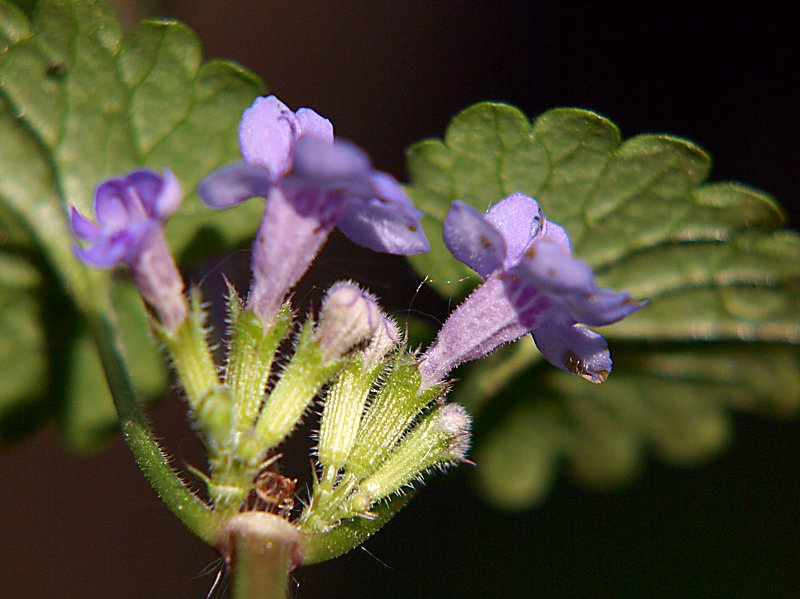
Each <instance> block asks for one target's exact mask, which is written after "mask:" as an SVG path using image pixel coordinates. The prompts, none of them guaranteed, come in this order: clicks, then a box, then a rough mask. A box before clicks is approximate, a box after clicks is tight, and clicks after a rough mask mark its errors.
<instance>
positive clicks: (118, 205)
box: [94, 179, 148, 233]
mask: <svg viewBox="0 0 800 599" xmlns="http://www.w3.org/2000/svg"><path fill="white" fill-rule="evenodd" d="M94 212H95V215H96V216H97V224H98V225H99V226H100V228H101V229H102V230H103V232H104V233H115V232H117V231H121V230H122V229H124V228H125V227H127V226H128V225H130V224H131V223H133V222H141V221H144V220H147V218H148V214H147V212H146V211H145V209H144V206H142V203H141V201H139V200H138V199H136V198H134V197H133V196H132V195H131V193H130V190H129V189H128V185H127V184H126V182H125V179H108V180H106V181H103V182H102V183H100V185H98V186H97V189H96V190H95V194H94Z"/></svg>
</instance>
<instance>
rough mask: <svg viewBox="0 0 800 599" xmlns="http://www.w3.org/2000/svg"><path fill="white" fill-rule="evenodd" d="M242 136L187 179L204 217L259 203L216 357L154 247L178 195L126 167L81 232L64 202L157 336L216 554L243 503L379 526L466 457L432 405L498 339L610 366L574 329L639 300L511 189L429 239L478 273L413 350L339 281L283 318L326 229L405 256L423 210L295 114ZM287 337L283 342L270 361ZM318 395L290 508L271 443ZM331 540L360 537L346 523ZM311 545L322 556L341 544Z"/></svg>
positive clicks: (415, 243)
mask: <svg viewBox="0 0 800 599" xmlns="http://www.w3.org/2000/svg"><path fill="white" fill-rule="evenodd" d="M239 146H240V150H241V154H242V162H240V163H237V164H233V165H229V166H226V167H224V168H222V169H220V170H218V171H216V172H214V173H211V174H210V175H208V176H207V177H206V178H205V179H204V180H203V181H202V182H201V183H200V185H199V192H200V196H201V198H202V199H203V201H204V202H205V203H206V204H207V205H208V206H210V207H211V208H213V209H224V208H230V207H233V206H235V205H237V204H238V203H240V202H242V201H244V200H246V199H248V198H250V197H253V196H259V197H262V198H264V199H265V208H264V213H263V217H262V220H261V224H260V227H259V230H258V234H257V236H256V240H255V242H254V245H253V251H252V261H251V271H252V280H251V283H250V289H249V292H248V296H247V300H246V302H242V301H240V300H239V297H238V295H237V293H236V291H235V290H233V289H231V294H230V295H231V297H230V299H229V319H228V320H229V330H228V334H227V352H226V362H225V364H224V367H222V368H220V367H219V366H218V365H217V363H216V361H215V359H214V356H213V353H212V352H211V349H210V346H209V342H208V340H207V334H208V331H207V329H206V326H205V314H204V312H203V308H202V302H201V301H200V298H199V293H198V292H196V291H193V292H192V294H191V296H190V298H187V297H186V296H185V293H184V289H185V286H184V283H183V279H182V278H181V275H180V272H179V271H178V269H177V268H176V266H175V263H174V261H173V259H172V257H171V255H170V253H169V249H168V247H167V244H166V241H165V239H164V223H165V221H166V218H167V217H168V216H169V215H170V214H171V213H173V212H174V211H175V210H176V209H177V208H178V206H179V203H180V199H181V190H180V186H179V185H178V182H177V179H176V178H175V176H174V175H173V174H172V173H171V172H170V171H169V170H165V171H164V174H163V176H162V175H158V174H157V173H154V172H152V171H146V170H139V171H135V172H133V173H130V174H129V175H127V176H125V177H122V178H119V179H110V180H107V181H105V182H103V183H101V184H100V185H99V186H98V188H97V190H96V193H95V215H96V223H95V222H92V221H90V220H89V219H87V218H86V217H84V216H82V215H81V214H80V213H79V212H78V211H77V210H75V209H73V210H72V228H73V231H74V233H75V235H76V236H77V237H78V238H79V239H80V240H82V241H83V242H88V246H87V247H82V246H76V247H75V248H74V251H75V254H76V256H77V257H78V258H80V259H81V260H82V261H84V262H85V263H86V264H89V265H91V266H95V267H100V268H108V267H111V266H114V265H116V264H119V263H125V264H127V265H128V266H129V268H130V270H131V273H132V274H133V278H134V281H135V282H136V284H137V285H138V287H139V290H140V291H141V294H142V296H143V297H144V299H145V300H146V302H147V303H148V304H149V305H150V306H151V308H152V309H153V310H154V312H155V317H156V319H155V325H156V326H155V327H154V328H155V330H156V334H157V335H158V336H159V339H160V340H161V341H162V342H163V345H164V347H165V348H166V351H167V352H168V353H169V355H170V358H171V361H172V363H173V365H174V368H175V370H176V373H177V376H178V379H179V384H180V386H181V388H182V389H183V391H184V394H185V396H186V399H187V402H188V404H189V409H190V412H191V414H192V418H193V421H194V423H195V425H196V426H197V428H198V430H199V432H200V434H201V435H202V436H203V438H204V441H205V446H206V448H207V451H208V456H209V473H208V474H207V475H206V474H202V473H201V474H199V475H200V476H201V477H202V478H203V480H204V481H205V483H206V486H207V490H208V494H209V498H210V501H211V504H212V505H211V506H210V507H211V509H213V510H214V511H216V512H218V513H220V514H223V515H224V516H225V517H227V518H228V519H229V521H230V522H231V523H232V524H231V525H230V526H229V527H227V528H226V531H225V532H224V533H221V537H220V541H219V547H220V548H225V547H229V545H230V543H231V542H232V541H231V539H232V538H233V537H235V536H236V535H237V534H239V533H238V532H236V531H238V530H239V529H238V528H237V527H238V526H239V525H240V524H241V523H242V521H241V518H239V512H240V511H243V512H253V511H262V512H272V513H273V514H277V515H278V516H280V517H281V518H284V519H287V520H289V519H292V518H293V516H296V518H295V519H294V524H293V526H295V527H296V530H299V531H301V532H302V533H303V534H305V535H307V537H308V539H316V538H320V536H321V535H322V536H324V535H327V534H333V533H335V532H336V531H337V530H341V529H342V527H347V526H349V524H348V523H350V522H354V519H358V518H360V519H362V520H363V519H367V520H370V519H374V518H377V512H376V510H379V509H380V508H381V506H385V502H387V501H389V500H390V499H391V497H392V496H394V495H396V494H398V493H400V492H402V489H404V488H405V487H408V486H413V484H414V483H415V481H418V480H420V478H421V477H422V476H423V475H424V474H425V473H427V472H429V471H430V470H432V469H436V468H438V469H444V468H446V467H448V466H450V465H453V464H457V463H459V462H463V461H466V454H467V450H468V447H469V439H470V426H471V421H470V417H469V415H468V414H467V413H466V411H465V410H464V409H463V408H462V407H460V406H458V405H457V404H453V403H445V399H444V398H445V395H446V393H447V391H448V389H449V383H448V382H447V381H446V377H447V376H448V374H449V373H450V372H451V371H452V370H453V369H454V368H455V367H456V366H458V365H459V364H462V363H464V362H466V361H470V360H475V359H478V358H481V357H483V356H485V355H486V354H487V353H489V352H491V351H492V350H494V349H496V348H497V347H499V346H500V345H502V344H504V343H508V342H510V341H513V340H515V339H518V338H520V337H522V336H524V335H526V334H528V333H532V334H533V338H534V341H535V342H536V345H537V347H538V348H539V350H540V351H541V352H542V354H543V355H544V357H545V358H546V359H547V360H548V361H549V362H551V363H552V364H554V365H555V366H557V367H558V368H561V369H564V370H567V371H570V372H573V373H576V374H579V375H580V376H582V377H584V378H586V379H588V380H590V381H592V382H595V383H600V382H603V381H604V380H605V379H606V377H607V376H608V373H609V371H610V370H611V358H610V355H609V352H608V348H607V346H606V342H605V339H604V338H603V337H602V336H601V335H599V334H597V333H595V332H593V331H590V330H589V329H586V328H584V327H583V326H581V325H580V324H579V323H582V324H585V325H588V326H601V325H605V324H609V323H612V322H615V321H617V320H619V319H621V318H623V317H624V316H626V315H628V314H630V313H631V312H633V311H635V310H637V309H638V308H640V307H641V306H642V304H641V303H639V302H635V301H633V300H632V299H631V298H630V296H629V295H628V294H627V293H625V292H617V291H613V290H609V289H603V288H598V287H597V286H596V284H595V279H594V275H593V273H592V270H591V269H590V268H589V267H588V266H587V265H586V263H584V262H583V261H581V260H579V259H577V258H574V257H573V256H572V254H571V248H570V242H569V238H568V236H567V234H566V232H565V231H564V229H563V228H561V227H560V226H558V225H556V224H554V223H553V222H551V221H549V220H547V219H546V218H545V217H544V215H543V214H542V213H541V210H540V209H539V205H538V203H537V202H536V200H534V199H533V198H531V197H528V196H526V195H523V194H520V193H517V194H513V195H511V196H509V197H507V198H505V199H504V200H502V201H500V202H498V203H497V204H496V205H495V206H494V207H492V208H491V209H490V210H489V212H488V213H487V214H485V215H484V214H481V213H480V212H478V211H477V210H475V209H474V208H472V207H471V206H469V205H467V204H464V203H462V202H458V201H455V202H453V205H452V207H451V209H450V212H449V214H448V215H447V219H446V221H445V224H444V240H445V243H446V245H447V247H448V248H449V249H450V251H451V252H452V253H453V255H454V256H455V257H456V258H457V259H458V260H460V261H462V262H463V263H464V264H466V265H467V266H469V267H470V268H472V269H473V270H475V271H476V272H477V273H478V274H479V275H480V276H481V277H482V278H483V279H484V281H483V283H482V284H481V285H480V286H479V287H478V288H477V289H476V290H475V291H474V292H473V293H472V294H471V295H470V296H469V297H468V298H467V299H466V300H465V301H464V302H463V303H462V304H461V305H460V306H459V307H458V308H457V309H456V310H455V311H454V312H453V313H452V314H451V315H450V317H449V318H448V319H447V321H446V322H445V324H444V325H443V327H442V329H441V330H440V331H439V333H438V335H437V337H436V339H435V341H434V342H433V343H432V344H431V346H430V347H429V348H428V349H427V350H426V351H425V352H424V353H423V354H422V355H421V356H420V355H419V354H418V353H416V352H413V351H409V350H408V349H407V348H406V347H405V345H404V343H403V339H402V336H401V335H400V332H399V329H398V327H397V325H396V324H395V323H394V321H393V320H392V319H391V318H389V317H388V316H387V315H386V314H385V313H384V312H383V310H382V309H381V307H380V305H379V303H378V301H377V299H376V298H375V297H373V296H372V295H370V294H369V293H367V292H366V291H364V290H363V289H361V288H360V287H359V286H357V285H356V284H354V283H352V282H340V283H337V284H336V285H334V286H333V287H331V289H330V290H329V291H328V292H327V294H326V296H325V300H324V302H323V304H322V307H321V310H320V313H319V317H318V318H315V317H314V315H313V314H309V315H307V316H306V318H305V319H304V320H303V321H302V322H299V321H297V322H295V319H294V314H293V310H292V308H291V305H290V303H289V302H288V298H289V294H290V293H291V290H292V289H293V288H294V286H295V285H296V284H297V282H298V281H299V280H300V278H301V277H302V276H303V275H304V273H305V272H306V271H307V269H308V268H309V266H310V264H311V262H312V261H313V259H314V257H315V256H316V255H317V253H318V252H319V250H320V249H321V248H322V246H323V245H324V243H325V241H326V239H327V238H328V236H329V234H330V233H331V231H332V230H333V228H334V227H338V228H339V229H340V230H341V231H342V232H343V233H344V234H345V235H346V236H347V237H349V238H350V239H351V240H353V241H354V242H356V243H358V244H360V245H363V246H366V247H367V248H370V249H372V250H375V251H380V252H387V253H392V254H405V255H409V254H417V253H420V252H425V251H428V250H429V247H430V246H429V244H428V240H427V239H426V237H425V234H424V232H423V230H422V228H421V227H420V218H421V216H422V214H421V213H420V212H419V211H418V210H416V209H415V208H414V206H413V205H412V203H411V200H410V199H409V197H408V196H407V195H406V193H405V191H404V190H403V188H402V186H400V184H399V183H398V182H397V181H396V180H395V179H393V178H392V177H391V176H390V175H388V174H386V173H382V172H380V171H377V170H375V169H374V168H373V167H372V165H371V164H370V161H369V159H368V157H367V156H366V154H365V153H364V152H363V151H362V150H360V149H359V148H357V147H356V146H354V145H352V144H350V143H348V142H346V141H341V140H337V139H335V138H334V135H333V127H332V125H331V123H330V122H329V121H328V120H327V119H325V118H323V117H321V116H320V115H318V114H317V113H316V112H314V111H313V110H311V109H308V108H301V109H299V110H297V111H292V110H290V109H289V108H288V107H286V106H285V105H284V104H283V103H282V102H280V100H278V99H277V98H275V97H274V96H270V97H267V98H259V99H257V100H256V101H255V103H254V104H253V105H252V106H251V107H250V108H248V109H247V110H246V111H245V112H244V115H243V117H242V121H241V124H240V128H239ZM289 340H291V341H292V350H291V351H290V352H286V353H287V354H289V355H284V354H283V352H282V355H281V360H280V367H277V366H276V365H275V362H276V360H275V359H276V356H278V352H279V348H282V347H286V346H287V345H288V342H289ZM320 396H322V397H323V400H322V404H321V405H322V411H321V415H320V422H319V433H318V442H317V446H316V448H315V454H316V457H317V464H316V468H315V470H314V472H313V483H312V487H313V489H312V493H311V496H310V498H309V499H308V501H307V502H306V507H305V509H304V510H303V511H302V513H300V514H293V509H294V501H293V492H294V488H295V481H294V480H293V479H288V478H286V477H283V475H281V474H279V473H278V472H277V471H276V470H275V462H276V460H277V459H278V457H279V456H280V454H278V453H277V450H278V447H279V445H280V444H281V443H282V442H283V441H284V440H285V439H286V438H287V437H288V436H289V435H290V434H291V433H292V431H293V430H294V429H295V427H296V426H297V425H298V423H299V422H300V421H301V420H302V419H303V417H304V415H305V414H306V413H307V412H308V411H309V406H311V405H313V404H314V402H315V401H318V400H317V398H318V397H320ZM234 523H235V524H234ZM353 526H356V525H355V524H354V525H353ZM356 527H357V526H356ZM344 534H345V536H344V537H342V538H345V539H350V540H351V541H346V542H356V543H357V542H358V539H359V534H361V533H357V532H355V529H354V531H350V532H345V533H344ZM342 542H345V541H342ZM346 542H345V544H346ZM311 543H312V542H311V541H308V544H307V547H311ZM319 546H321V547H323V548H326V549H325V550H324V551H328V553H327V554H325V555H327V557H332V556H333V555H332V552H335V551H338V549H330V547H331V545H329V544H326V543H325V542H322V543H321V545H319ZM226 550H227V549H226ZM318 553H319V551H318ZM323 553H324V552H323ZM312 555H313V556H315V557H311V558H309V559H318V558H319V555H318V554H313V552H312Z"/></svg>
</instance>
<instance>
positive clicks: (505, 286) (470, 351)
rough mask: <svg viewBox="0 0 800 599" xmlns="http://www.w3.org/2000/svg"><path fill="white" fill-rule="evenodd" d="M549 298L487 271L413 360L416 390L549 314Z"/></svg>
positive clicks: (514, 337) (515, 336) (521, 333)
mask: <svg viewBox="0 0 800 599" xmlns="http://www.w3.org/2000/svg"><path fill="white" fill-rule="evenodd" d="M550 307H551V304H550V301H549V300H548V299H547V298H546V297H544V296H542V295H541V294H537V293H536V292H535V291H531V290H530V289H529V288H527V287H526V286H525V285H524V284H521V283H520V282H517V281H513V280H512V279H511V278H510V277H502V278H501V277H499V276H491V277H489V278H488V279H486V281H485V282H484V283H483V284H482V285H480V286H479V287H477V288H476V289H475V291H473V292H472V294H471V295H470V296H469V297H468V298H467V299H465V300H464V301H463V302H462V303H461V304H460V305H459V306H458V308H456V309H455V310H454V311H453V312H452V313H451V314H450V316H449V317H448V318H447V320H446V321H445V323H444V325H443V326H442V328H441V329H440V331H439V333H438V335H437V336H436V340H435V341H434V342H433V344H432V345H431V346H430V347H429V348H428V349H427V350H426V351H425V354H424V355H423V357H422V360H421V361H420V363H419V372H420V374H421V376H422V385H421V388H422V389H426V388H428V387H431V386H432V385H435V384H436V383H438V382H439V381H441V380H443V379H444V378H445V376H447V374H448V373H449V372H450V371H452V370H453V369H454V368H456V367H457V366H458V365H459V364H463V363H464V362H470V361H472V360H477V359H479V358H482V357H483V356H485V355H486V354H488V353H489V352H492V351H494V350H495V349H497V348H498V347H500V346H501V345H504V344H506V343H510V342H512V341H516V340H517V339H519V338H520V337H523V336H525V335H526V334H528V333H529V332H530V331H531V329H532V328H534V326H536V325H537V323H539V322H540V320H541V318H542V317H543V316H544V315H546V314H547V313H549V309H550Z"/></svg>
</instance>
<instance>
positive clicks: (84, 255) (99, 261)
mask: <svg viewBox="0 0 800 599" xmlns="http://www.w3.org/2000/svg"><path fill="white" fill-rule="evenodd" d="M134 244H135V237H134V236H133V235H131V234H130V233H127V232H124V231H123V232H122V233H118V234H116V235H114V236H113V237H108V238H105V239H101V240H99V241H98V242H97V243H95V244H94V245H91V246H89V247H87V248H82V247H79V246H72V253H73V254H75V257H76V258H78V260H80V261H81V262H84V263H86V264H88V265H89V266H94V267H95V268H111V267H112V266H115V265H117V264H119V263H120V262H124V261H125V258H126V257H127V256H128V255H129V254H130V250H131V247H132V246H133V245H134Z"/></svg>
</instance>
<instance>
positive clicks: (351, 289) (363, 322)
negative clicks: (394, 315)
mask: <svg viewBox="0 0 800 599" xmlns="http://www.w3.org/2000/svg"><path fill="white" fill-rule="evenodd" d="M380 321H381V311H380V307H379V306H378V303H377V302H376V301H375V299H374V298H373V297H372V296H371V295H370V294H368V293H367V292H366V291H364V290H362V289H361V288H360V287H358V286H357V285H356V284H355V283H350V282H346V281H344V282H340V283H336V284H335V285H334V286H333V287H331V288H330V289H329V290H328V293H327V294H326V296H325V300H324V301H323V304H322V311H321V313H320V321H319V326H318V327H317V334H316V336H317V341H318V343H319V347H320V349H321V350H322V355H323V358H324V360H325V362H329V361H331V360H335V359H337V358H339V357H341V356H342V355H343V354H344V353H345V352H347V351H348V350H349V349H350V348H352V347H353V346H355V345H357V344H359V343H361V342H362V341H364V340H366V339H369V338H370V337H371V336H372V335H373V333H374V332H375V331H376V330H377V329H378V325H379V323H380Z"/></svg>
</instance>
